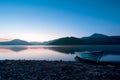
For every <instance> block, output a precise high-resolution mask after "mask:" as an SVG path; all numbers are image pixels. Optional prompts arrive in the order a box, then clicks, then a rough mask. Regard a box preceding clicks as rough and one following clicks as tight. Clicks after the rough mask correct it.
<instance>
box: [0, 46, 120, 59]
mask: <svg viewBox="0 0 120 80" xmlns="http://www.w3.org/2000/svg"><path fill="white" fill-rule="evenodd" d="M100 50H101V51H104V52H105V54H106V55H104V56H102V57H101V59H104V60H114V61H119V59H120V45H80V46H72V45H71V46H0V60H6V59H8V60H19V59H20V60H24V59H25V60H63V61H75V56H76V54H75V52H83V51H100ZM106 56H107V57H106ZM89 57H90V56H89ZM93 58H96V57H93Z"/></svg>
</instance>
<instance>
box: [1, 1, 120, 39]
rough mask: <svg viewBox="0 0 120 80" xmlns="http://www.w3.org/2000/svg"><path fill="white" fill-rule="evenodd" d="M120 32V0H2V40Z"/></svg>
mask: <svg viewBox="0 0 120 80" xmlns="http://www.w3.org/2000/svg"><path fill="white" fill-rule="evenodd" d="M93 33H102V34H106V35H120V0H0V40H1V41H3V40H8V39H16V38H18V39H23V40H27V41H47V40H52V39H55V38H60V37H65V36H75V37H83V36H89V35H91V34H93Z"/></svg>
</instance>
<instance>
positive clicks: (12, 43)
mask: <svg viewBox="0 0 120 80" xmlns="http://www.w3.org/2000/svg"><path fill="white" fill-rule="evenodd" d="M0 45H30V43H29V42H27V41H24V40H20V39H14V40H11V41H7V42H0Z"/></svg>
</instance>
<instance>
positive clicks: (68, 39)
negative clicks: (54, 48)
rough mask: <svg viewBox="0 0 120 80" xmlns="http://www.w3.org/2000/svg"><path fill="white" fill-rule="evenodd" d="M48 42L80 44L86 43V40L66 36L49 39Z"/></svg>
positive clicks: (52, 43) (50, 43)
mask: <svg viewBox="0 0 120 80" xmlns="http://www.w3.org/2000/svg"><path fill="white" fill-rule="evenodd" d="M48 44H49V45H80V44H84V41H83V40H81V39H80V38H75V37H64V38H59V39H55V40H53V41H49V43H48Z"/></svg>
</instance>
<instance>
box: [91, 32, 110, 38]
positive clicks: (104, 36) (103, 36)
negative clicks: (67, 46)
mask: <svg viewBox="0 0 120 80" xmlns="http://www.w3.org/2000/svg"><path fill="white" fill-rule="evenodd" d="M106 37H108V36H107V35H104V34H99V33H94V34H93V35H91V36H90V38H106Z"/></svg>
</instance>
